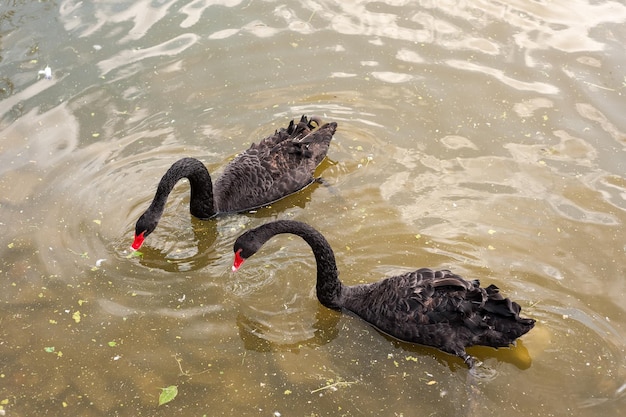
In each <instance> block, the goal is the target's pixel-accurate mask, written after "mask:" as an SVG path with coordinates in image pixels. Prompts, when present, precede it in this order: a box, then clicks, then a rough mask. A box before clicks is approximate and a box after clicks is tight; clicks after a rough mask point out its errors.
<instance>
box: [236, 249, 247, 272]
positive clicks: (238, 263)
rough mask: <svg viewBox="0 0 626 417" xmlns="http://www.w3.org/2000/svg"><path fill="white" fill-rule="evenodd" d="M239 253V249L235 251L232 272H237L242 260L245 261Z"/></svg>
mask: <svg viewBox="0 0 626 417" xmlns="http://www.w3.org/2000/svg"><path fill="white" fill-rule="evenodd" d="M240 253H241V249H239V250H238V251H237V252H235V260H234V261H233V272H237V270H238V269H239V267H240V266H241V264H243V261H245V259H244V258H242V257H241V255H240Z"/></svg>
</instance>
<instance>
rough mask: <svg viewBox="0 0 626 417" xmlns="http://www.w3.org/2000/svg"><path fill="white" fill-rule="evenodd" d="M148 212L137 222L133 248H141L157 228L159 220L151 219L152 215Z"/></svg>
mask: <svg viewBox="0 0 626 417" xmlns="http://www.w3.org/2000/svg"><path fill="white" fill-rule="evenodd" d="M146 214H147V213H144V214H142V215H141V217H140V218H139V220H137V223H136V224H135V239H134V240H133V244H132V245H130V247H131V248H132V249H133V250H139V248H140V247H141V245H143V242H144V240H146V238H147V237H148V235H149V234H150V233H152V232H153V231H154V229H156V226H157V223H158V220H154V219H151V217H150V216H147V215H146Z"/></svg>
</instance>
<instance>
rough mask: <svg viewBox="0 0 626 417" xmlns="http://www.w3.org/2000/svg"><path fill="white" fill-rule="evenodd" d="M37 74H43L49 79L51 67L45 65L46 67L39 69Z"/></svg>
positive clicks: (50, 77)
mask: <svg viewBox="0 0 626 417" xmlns="http://www.w3.org/2000/svg"><path fill="white" fill-rule="evenodd" d="M38 74H39V75H43V76H44V78H45V79H46V80H51V79H52V68H50V66H48V65H46V67H45V68H44V69H42V70H40V71H39V73H38Z"/></svg>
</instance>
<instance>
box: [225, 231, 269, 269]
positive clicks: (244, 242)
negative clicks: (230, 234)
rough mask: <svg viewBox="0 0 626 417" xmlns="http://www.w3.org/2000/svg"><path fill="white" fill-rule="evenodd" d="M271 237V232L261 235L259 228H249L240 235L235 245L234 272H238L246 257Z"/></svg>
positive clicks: (255, 251)
mask: <svg viewBox="0 0 626 417" xmlns="http://www.w3.org/2000/svg"><path fill="white" fill-rule="evenodd" d="M270 237H271V234H269V235H267V234H265V235H263V236H260V235H259V231H257V229H252V230H248V231H247V232H245V233H244V234H242V235H241V236H239V237H238V238H237V240H236V241H235V244H234V245H233V252H234V253H235V259H234V260H233V268H232V269H233V272H236V271H237V270H238V269H239V267H241V265H242V264H243V263H244V261H245V260H246V259H248V258H249V257H251V256H252V255H254V254H255V253H257V251H258V250H259V249H260V248H261V246H263V244H264V243H265V242H267V240H268V239H269V238H270Z"/></svg>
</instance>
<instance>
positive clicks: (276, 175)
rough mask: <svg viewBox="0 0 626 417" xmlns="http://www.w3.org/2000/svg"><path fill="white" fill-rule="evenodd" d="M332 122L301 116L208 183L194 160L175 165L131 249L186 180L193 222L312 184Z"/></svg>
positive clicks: (269, 200) (253, 205) (138, 228)
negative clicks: (177, 185) (174, 189)
mask: <svg viewBox="0 0 626 417" xmlns="http://www.w3.org/2000/svg"><path fill="white" fill-rule="evenodd" d="M336 129H337V123H335V122H331V123H326V124H324V125H321V122H320V119H318V118H316V117H311V118H310V119H308V118H307V117H306V116H302V118H301V119H300V121H299V122H298V123H295V122H294V121H293V120H292V121H291V123H290V124H289V126H288V127H287V128H281V129H279V130H277V131H276V132H275V133H274V134H273V135H271V136H268V137H266V138H265V139H263V140H261V141H260V142H259V143H255V144H252V146H250V148H249V149H247V150H246V151H244V152H242V153H240V154H239V155H237V156H236V157H235V158H234V159H233V160H232V161H231V162H230V163H229V164H228V165H227V166H226V167H225V168H224V171H223V173H222V174H221V175H220V177H219V178H218V179H217V180H216V181H215V184H213V183H212V181H211V176H210V175H209V171H208V170H207V168H206V167H205V166H204V164H203V163H202V162H200V161H199V160H197V159H195V158H183V159H180V160H178V161H176V162H175V163H174V164H173V165H172V166H171V167H170V168H169V169H168V170H167V172H166V173H165V175H163V177H162V178H161V180H160V182H159V185H158V187H157V190H156V194H155V196H154V199H153V200H152V203H151V204H150V206H149V207H148V209H147V210H146V211H145V212H144V213H143V214H142V215H141V216H140V217H139V220H137V223H136V224H135V239H134V241H133V243H132V245H131V247H132V249H133V250H138V249H139V248H140V247H141V245H142V244H143V242H144V240H145V238H146V237H147V236H148V235H149V234H150V233H152V232H153V231H154V229H155V228H156V226H157V224H158V222H159V219H160V218H161V216H162V215H163V211H164V209H165V203H166V202H167V198H168V196H169V194H170V192H171V191H172V189H173V188H174V185H176V183H177V182H178V181H179V180H181V179H182V178H187V179H188V180H189V183H190V186H191V200H190V203H189V205H190V207H189V211H190V212H191V214H192V215H193V216H195V217H197V218H199V219H203V220H206V219H209V218H211V217H213V216H215V215H217V214H221V213H237V212H242V211H248V210H253V209H256V208H259V207H262V206H266V205H268V204H271V203H273V202H275V201H277V200H280V199H282V198H284V197H286V196H288V195H290V194H293V193H295V192H297V191H299V190H301V189H303V188H305V187H306V186H308V185H310V184H311V183H313V182H314V181H315V178H314V173H315V169H316V168H317V166H318V165H319V164H320V163H321V162H322V160H323V159H324V158H325V157H326V153H327V152H328V147H329V146H330V141H331V140H332V138H333V135H334V134H335V131H336Z"/></svg>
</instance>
